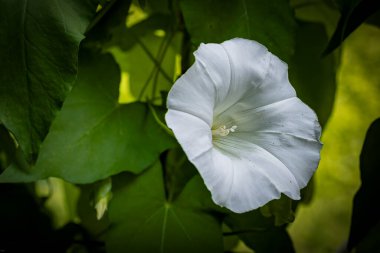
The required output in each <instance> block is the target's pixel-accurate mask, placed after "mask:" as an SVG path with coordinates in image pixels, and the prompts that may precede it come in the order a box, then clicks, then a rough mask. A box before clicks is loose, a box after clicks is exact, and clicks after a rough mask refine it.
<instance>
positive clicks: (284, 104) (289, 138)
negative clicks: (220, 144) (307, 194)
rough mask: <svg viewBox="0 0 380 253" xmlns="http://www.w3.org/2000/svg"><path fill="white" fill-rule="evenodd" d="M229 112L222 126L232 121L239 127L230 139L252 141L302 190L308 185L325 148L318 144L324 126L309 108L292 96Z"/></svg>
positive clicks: (224, 117) (223, 119) (222, 117)
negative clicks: (242, 110) (277, 160)
mask: <svg viewBox="0 0 380 253" xmlns="http://www.w3.org/2000/svg"><path fill="white" fill-rule="evenodd" d="M234 110H235V109H234V108H231V110H230V111H234ZM229 113H230V114H228V116H221V117H220V120H222V121H223V122H224V123H223V124H229V123H228V122H233V124H235V125H237V126H238V130H237V131H236V132H235V133H233V134H232V135H231V136H229V137H230V138H233V137H234V138H235V137H236V138H239V139H240V140H242V141H249V142H251V143H254V144H257V145H259V146H260V147H262V148H264V149H265V150H267V151H269V152H270V153H271V154H272V155H273V156H275V157H277V158H278V159H279V160H280V161H281V162H282V163H283V164H284V165H285V166H286V167H287V168H288V169H289V170H290V171H291V172H292V174H293V175H294V176H295V178H296V179H297V183H298V185H299V186H300V187H301V188H303V187H305V186H306V184H307V183H308V181H309V180H310V178H311V176H312V175H313V173H314V171H315V169H316V168H317V167H318V163H319V159H320V155H319V152H320V149H321V147H322V144H321V143H320V141H319V138H320V135H321V127H320V125H319V123H318V120H317V116H316V114H315V113H314V112H313V111H312V110H311V109H310V108H309V107H308V106H307V105H305V104H304V103H302V101H300V100H299V99H298V98H296V97H293V98H290V99H286V100H282V101H280V102H276V103H273V104H270V105H267V106H263V107H259V108H256V109H250V110H246V111H244V112H241V111H240V112H239V113H237V112H235V111H234V112H233V113H232V112H229ZM224 115H227V113H226V114H224Z"/></svg>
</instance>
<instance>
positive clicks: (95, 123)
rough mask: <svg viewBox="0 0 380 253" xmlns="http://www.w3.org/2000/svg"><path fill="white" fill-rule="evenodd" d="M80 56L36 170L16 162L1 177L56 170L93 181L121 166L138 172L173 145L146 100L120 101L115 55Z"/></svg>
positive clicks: (58, 173)
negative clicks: (16, 165) (26, 169)
mask: <svg viewBox="0 0 380 253" xmlns="http://www.w3.org/2000/svg"><path fill="white" fill-rule="evenodd" d="M80 60H81V62H80V67H79V75H78V81H77V84H76V86H75V87H74V89H73V91H72V92H71V93H70V95H69V96H68V98H67V99H66V101H65V104H64V106H63V108H62V111H61V113H60V114H59V115H58V116H57V118H56V120H55V121H54V123H53V124H52V127H51V130H50V133H49V135H48V136H47V137H46V139H45V141H44V143H43V144H42V147H41V152H40V155H39V157H38V160H37V163H36V166H35V167H34V168H32V169H31V172H32V173H25V172H22V171H20V170H17V168H14V167H11V168H8V169H7V170H5V171H4V172H3V174H2V175H1V176H0V181H3V182H4V181H6V182H20V181H32V180H36V179H39V178H46V177H50V176H56V177H61V178H63V179H65V180H67V181H70V182H74V183H91V182H94V181H97V180H99V179H103V178H106V177H108V176H110V175H113V174H117V173H119V172H121V171H131V172H134V173H139V172H141V171H142V170H143V169H145V168H147V167H148V166H150V165H151V164H152V163H153V162H154V161H155V160H156V159H157V158H158V156H159V154H160V153H161V152H162V151H164V150H165V149H168V148H169V147H171V146H174V144H175V141H174V140H173V139H172V138H171V137H170V136H169V135H168V134H166V133H165V132H164V131H163V130H162V129H161V128H160V126H159V125H158V124H157V122H156V121H155V119H154V117H153V116H152V113H151V112H150V110H149V108H148V106H147V105H145V104H142V103H134V104H128V105H121V104H119V103H118V89H119V81H120V72H119V68H118V66H117V64H116V62H115V61H114V60H113V58H112V56H111V55H109V54H107V55H100V54H90V53H84V52H83V54H81V58H80ZM156 110H157V111H160V110H159V108H157V109H156ZM161 112H162V111H161Z"/></svg>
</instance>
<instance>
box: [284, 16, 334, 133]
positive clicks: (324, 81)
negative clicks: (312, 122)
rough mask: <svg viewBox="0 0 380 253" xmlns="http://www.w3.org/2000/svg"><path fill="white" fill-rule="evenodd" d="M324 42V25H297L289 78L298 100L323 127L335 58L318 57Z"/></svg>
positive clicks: (331, 100) (331, 98)
mask: <svg viewBox="0 0 380 253" xmlns="http://www.w3.org/2000/svg"><path fill="white" fill-rule="evenodd" d="M326 43H327V34H326V31H325V29H324V26H323V25H321V24H318V23H311V22H299V27H298V30H297V37H296V51H295V54H294V56H293V57H292V60H291V61H290V63H289V78H290V81H291V83H292V85H293V86H294V88H295V89H296V91H297V95H298V97H300V98H301V99H302V101H303V102H305V103H306V104H308V105H309V106H310V107H311V108H312V109H314V111H315V112H316V113H317V116H318V119H319V122H320V123H321V125H322V126H324V125H325V124H326V123H327V120H328V119H329V117H330V115H331V111H332V108H333V104H334V98H335V90H336V70H335V68H336V66H335V60H334V56H333V55H329V56H325V57H323V58H322V56H321V53H322V51H323V48H324V46H325V45H326Z"/></svg>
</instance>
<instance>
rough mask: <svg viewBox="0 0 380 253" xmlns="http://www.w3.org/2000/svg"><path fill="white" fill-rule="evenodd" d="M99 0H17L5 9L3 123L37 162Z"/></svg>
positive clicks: (0, 48) (0, 88)
mask: <svg viewBox="0 0 380 253" xmlns="http://www.w3.org/2000/svg"><path fill="white" fill-rule="evenodd" d="M96 5H97V1H96V0H56V1H43V0H33V1H27V0H12V1H1V8H0V16H1V19H0V38H1V40H0V59H1V62H0V69H2V71H3V72H2V74H1V75H0V84H1V85H0V122H2V124H4V125H5V126H6V128H7V129H9V130H10V131H11V132H12V133H13V134H14V136H15V137H16V139H17V141H18V143H19V144H20V146H21V148H22V150H23V151H24V153H25V154H26V155H27V157H28V160H32V155H33V158H35V156H36V154H37V153H38V150H39V147H40V144H41V141H42V140H43V139H44V137H45V136H46V134H47V132H48V129H49V126H50V123H51V121H52V120H53V118H54V116H55V113H56V111H57V110H58V109H59V108H60V107H61V105H62V102H63V100H64V99H65V97H66V94H67V92H68V91H69V90H70V88H71V85H72V83H73V81H74V79H75V77H76V72H77V63H78V50H79V43H80V41H81V40H82V39H83V38H84V32H85V30H86V28H87V26H88V24H89V22H90V20H91V19H92V17H93V15H94V14H95V9H96Z"/></svg>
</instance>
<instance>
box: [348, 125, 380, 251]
mask: <svg viewBox="0 0 380 253" xmlns="http://www.w3.org/2000/svg"><path fill="white" fill-rule="evenodd" d="M379 154H380V118H379V119H377V120H375V121H374V122H373V123H372V125H371V126H370V127H369V129H368V131H367V135H366V138H365V141H364V145H363V149H362V152H361V154H360V175H361V181H362V185H361V187H360V189H359V190H358V192H357V193H356V195H355V198H354V206H353V212H352V218H351V230H350V236H349V240H348V246H347V248H348V250H349V251H350V250H352V249H353V248H356V247H358V249H357V252H379V250H380V244H379V235H380V202H379V192H380V184H379V181H380V156H379ZM360 249H362V250H360ZM364 249H366V250H364Z"/></svg>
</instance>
